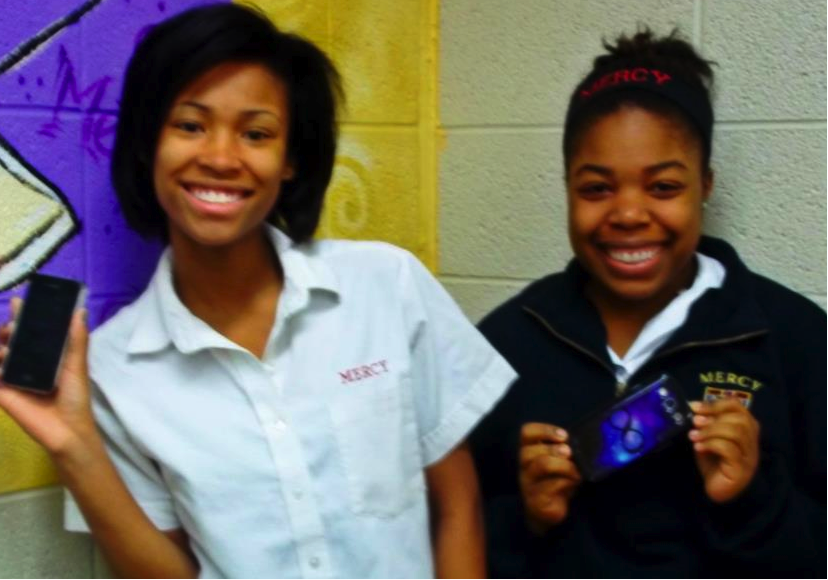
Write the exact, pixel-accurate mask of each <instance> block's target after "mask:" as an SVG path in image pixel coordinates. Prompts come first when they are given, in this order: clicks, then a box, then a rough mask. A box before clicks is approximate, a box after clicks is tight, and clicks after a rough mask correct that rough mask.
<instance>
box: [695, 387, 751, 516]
mask: <svg viewBox="0 0 828 580" xmlns="http://www.w3.org/2000/svg"><path fill="white" fill-rule="evenodd" d="M690 406H691V407H692V409H693V412H694V413H695V416H694V417H693V427H694V428H693V430H692V431H690V440H691V441H692V442H693V451H694V452H695V455H696V464H697V465H698V466H699V471H701V474H702V477H703V478H704V488H705V492H706V493H707V496H708V497H709V498H710V499H711V500H713V501H714V502H716V503H724V502H728V501H730V500H732V499H734V498H736V497H737V496H738V495H739V494H741V493H742V492H743V491H744V490H745V488H746V487H747V486H748V484H749V483H750V482H751V480H753V476H754V475H755V474H756V469H757V468H758V466H759V422H758V421H756V419H754V418H753V415H752V414H751V413H750V411H748V410H747V409H746V408H745V407H744V406H742V404H741V403H739V402H738V401H736V400H734V399H722V400H719V401H715V402H713V403H700V402H693V403H691V404H690Z"/></svg>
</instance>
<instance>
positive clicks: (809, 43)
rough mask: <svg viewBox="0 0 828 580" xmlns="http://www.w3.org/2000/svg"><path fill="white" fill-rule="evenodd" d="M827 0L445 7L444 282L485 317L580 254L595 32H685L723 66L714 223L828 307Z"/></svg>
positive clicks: (477, 1) (759, 266)
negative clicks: (574, 145)
mask: <svg viewBox="0 0 828 580" xmlns="http://www.w3.org/2000/svg"><path fill="white" fill-rule="evenodd" d="M825 13H826V5H825V1H824V0H823V1H813V0H762V1H761V2H756V1H753V0H638V1H636V2H630V1H628V0H578V1H577V2H576V1H572V0H521V1H519V2H515V1H511V0H482V1H481V0H450V1H444V2H442V3H441V27H440V42H441V50H440V57H441V60H440V69H441V78H440V93H441V100H440V118H441V122H442V125H443V128H444V130H445V133H446V148H445V150H444V152H443V154H442V156H441V159H440V204H439V208H440V214H439V236H440V241H439V257H440V273H441V279H442V281H443V282H444V284H446V286H447V287H448V288H449V290H450V291H451V292H452V293H453V295H454V296H455V298H456V299H457V300H458V301H459V302H460V304H461V305H462V306H463V308H464V309H465V310H466V312H467V314H468V315H469V316H470V317H472V318H473V319H475V320H476V319H478V318H479V317H481V316H482V315H483V314H485V313H486V312H488V311H489V310H490V309H491V308H492V307H494V306H495V305H497V304H499V303H500V302H502V301H503V300H504V299H506V298H507V297H508V296H510V295H512V294H513V293H515V292H516V291H517V290H519V289H520V288H522V287H523V286H525V285H526V284H527V282H529V281H531V280H534V279H536V278H538V277H540V276H542V275H544V274H547V273H550V272H553V271H558V270H560V269H561V268H562V267H563V266H564V265H565V264H566V262H567V261H568V260H569V259H570V257H571V251H570V248H569V243H568V240H567V235H566V212H565V189H564V183H563V176H562V167H561V164H562V161H561V153H560V148H561V146H560V143H561V134H562V130H561V127H562V122H563V118H564V114H565V109H566V103H567V99H568V97H569V94H570V92H571V90H572V89H573V88H574V86H575V84H576V83H577V82H578V80H579V79H580V78H582V77H583V75H584V74H585V73H586V72H587V71H588V70H589V64H590V62H591V60H592V58H593V57H594V56H595V55H596V54H597V53H598V52H599V50H600V49H601V46H600V41H601V37H602V36H605V37H606V38H608V39H612V38H614V37H615V36H617V35H618V33H620V32H622V31H628V32H629V31H633V30H635V27H636V24H637V23H646V24H648V25H649V26H650V27H651V28H653V29H655V30H656V31H657V32H661V33H666V32H668V31H669V30H670V29H672V28H673V27H675V26H678V27H679V28H680V29H681V30H682V31H683V32H684V34H685V35H686V36H687V37H688V38H689V39H690V40H692V41H693V43H694V44H695V45H696V46H697V47H698V48H700V49H701V51H702V53H703V54H704V55H705V56H706V57H707V58H709V59H713V60H715V61H718V63H719V66H718V68H717V69H716V75H717V79H716V84H717V87H718V88H717V96H716V100H715V110H716V115H717V119H718V123H717V125H716V138H715V139H716V140H715V143H714V153H713V166H714V170H715V172H716V187H715V191H714V193H713V198H712V199H711V202H710V205H709V208H708V210H707V215H706V224H705V230H706V231H707V232H708V233H711V234H714V235H717V236H720V237H723V238H725V239H727V240H729V241H730V242H731V243H733V244H734V245H735V246H736V248H737V249H738V250H739V252H740V253H741V255H742V257H743V258H744V259H745V260H746V262H747V263H748V265H749V266H750V267H752V268H753V269H755V270H756V271H758V272H760V273H763V274H765V275H767V276H770V277H771V278H774V279H776V280H778V281H780V282H782V283H783V284H786V285H788V286H789V287H791V288H794V289H796V290H798V291H800V292H802V293H804V294H806V295H807V296H808V297H810V298H811V299H813V300H814V301H816V302H817V303H819V304H820V305H822V307H823V308H825V302H826V300H825V298H826V261H825V257H826V252H825V250H826V181H825V179H826V178H825V176H826V133H825V130H826V123H825V94H826V92H825V89H826V70H825V56H826V53H825V40H826V38H825V22H826V21H825Z"/></svg>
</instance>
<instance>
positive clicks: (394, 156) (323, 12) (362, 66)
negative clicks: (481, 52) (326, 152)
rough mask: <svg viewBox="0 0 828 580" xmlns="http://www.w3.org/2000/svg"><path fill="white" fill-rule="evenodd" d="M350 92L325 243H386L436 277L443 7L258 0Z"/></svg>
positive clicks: (367, 0)
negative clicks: (322, 58) (320, 54)
mask: <svg viewBox="0 0 828 580" xmlns="http://www.w3.org/2000/svg"><path fill="white" fill-rule="evenodd" d="M256 4H258V5H259V6H260V7H261V8H262V9H264V10H265V12H267V14H268V15H269V16H270V17H271V18H272V19H273V21H274V22H276V24H277V25H278V26H280V27H282V28H284V29H287V30H291V31H297V32H299V33H301V34H304V35H305V36H307V37H309V38H310V39H311V40H313V41H314V42H316V43H317V44H318V45H319V46H321V47H322V48H323V49H324V50H325V51H326V52H327V53H328V54H329V55H330V56H331V58H332V59H333V60H334V62H335V63H336V65H337V67H338V68H339V71H340V73H341V74H342V76H343V79H344V83H345V93H346V98H347V103H346V108H345V111H344V113H345V114H344V116H343V121H344V123H343V125H342V134H341V139H340V148H339V155H338V158H337V167H336V170H335V173H334V180H333V184H332V186H331V189H330V191H329V192H328V197H327V203H326V206H325V213H324V216H323V219H322V226H321V228H320V236H322V237H336V238H352V239H380V240H386V241H388V242H391V243H394V244H397V245H399V246H403V247H405V248H407V249H409V250H411V251H412V252H414V253H415V254H416V255H417V256H418V257H419V258H420V259H421V260H422V261H423V262H424V263H425V264H426V265H428V266H429V267H430V268H431V269H432V270H434V269H435V268H436V223H435V222H436V213H437V209H436V183H437V170H436V153H435V148H436V147H435V143H436V138H437V91H436V82H437V81H436V79H437V34H438V33H437V10H438V6H437V0H310V1H308V0H292V1H291V0H288V1H285V0H258V1H257V2H256Z"/></svg>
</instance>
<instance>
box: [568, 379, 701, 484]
mask: <svg viewBox="0 0 828 580" xmlns="http://www.w3.org/2000/svg"><path fill="white" fill-rule="evenodd" d="M692 418H693V411H692V410H691V409H690V405H688V403H687V400H686V399H685V397H684V394H683V393H682V390H681V388H680V387H679V384H678V383H677V382H676V380H675V379H673V378H672V377H670V376H668V375H662V376H661V377H660V378H659V379H658V380H656V381H655V382H654V383H652V384H649V385H647V386H645V387H642V388H639V389H634V390H633V391H632V393H631V394H630V395H628V396H627V397H625V398H623V399H621V400H618V401H613V403H612V405H610V406H609V407H607V408H604V409H601V410H600V411H598V412H596V413H594V414H592V415H590V416H589V417H588V418H587V419H585V420H584V421H582V422H581V423H579V424H578V425H577V426H576V427H574V428H572V429H570V430H569V438H570V446H571V448H572V456H573V459H574V461H575V464H576V465H577V466H578V469H579V470H580V472H581V475H582V476H583V477H584V478H585V479H586V480H587V481H599V480H601V479H603V478H605V477H607V476H608V475H610V474H611V473H613V472H615V471H617V470H619V469H621V468H623V467H624V466H626V465H628V464H630V463H632V462H633V461H636V460H638V459H640V458H642V457H644V456H645V455H648V454H650V453H652V452H653V451H656V450H658V449H660V448H662V447H664V446H665V445H666V444H667V443H668V442H669V441H671V440H672V439H673V438H674V437H675V436H676V435H678V434H680V433H684V432H685V431H688V430H689V429H690V426H691V425H692Z"/></svg>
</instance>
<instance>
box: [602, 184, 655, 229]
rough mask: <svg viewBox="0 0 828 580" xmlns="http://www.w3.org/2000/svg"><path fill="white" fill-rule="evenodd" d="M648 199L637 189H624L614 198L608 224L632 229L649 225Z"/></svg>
mask: <svg viewBox="0 0 828 580" xmlns="http://www.w3.org/2000/svg"><path fill="white" fill-rule="evenodd" d="M647 202H648V197H647V195H646V193H645V192H642V191H638V190H637V189H625V190H622V191H620V192H618V194H617V195H616V196H615V203H614V205H613V207H612V210H611V211H610V215H609V222H610V224H612V225H613V226H615V227H618V228H624V229H634V228H638V227H641V226H646V225H647V224H649V223H650V218H651V216H650V210H649V207H648V204H647Z"/></svg>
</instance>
